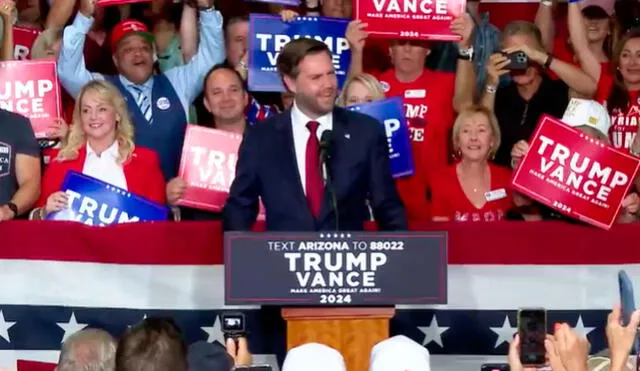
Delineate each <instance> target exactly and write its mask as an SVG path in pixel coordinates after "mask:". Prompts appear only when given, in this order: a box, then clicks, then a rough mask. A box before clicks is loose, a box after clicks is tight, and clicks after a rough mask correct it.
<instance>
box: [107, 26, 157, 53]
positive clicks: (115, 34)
mask: <svg viewBox="0 0 640 371" xmlns="http://www.w3.org/2000/svg"><path fill="white" fill-rule="evenodd" d="M129 35H140V36H142V37H144V38H145V39H147V40H149V42H153V34H152V33H151V32H149V28H148V27H147V25H145V24H144V23H142V22H140V21H136V20H135V19H125V20H124V21H122V22H120V23H118V24H117V25H116V26H115V27H114V28H113V31H111V51H112V52H115V51H116V46H118V43H119V42H120V41H121V40H122V39H124V38H125V37H127V36H129Z"/></svg>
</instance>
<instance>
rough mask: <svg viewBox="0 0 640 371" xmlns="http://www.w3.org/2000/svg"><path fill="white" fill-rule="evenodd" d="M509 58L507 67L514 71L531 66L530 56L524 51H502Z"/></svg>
mask: <svg viewBox="0 0 640 371" xmlns="http://www.w3.org/2000/svg"><path fill="white" fill-rule="evenodd" d="M502 54H504V55H505V56H506V57H507V58H508V59H509V61H510V62H509V64H508V65H507V69H509V70H512V71H523V70H526V69H527V67H528V66H529V57H527V55H526V54H525V53H524V52H513V53H502Z"/></svg>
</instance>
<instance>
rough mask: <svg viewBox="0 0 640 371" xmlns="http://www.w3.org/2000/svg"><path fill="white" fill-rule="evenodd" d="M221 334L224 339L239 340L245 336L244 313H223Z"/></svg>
mask: <svg viewBox="0 0 640 371" xmlns="http://www.w3.org/2000/svg"><path fill="white" fill-rule="evenodd" d="M222 332H223V333H224V335H225V336H226V337H231V338H239V337H244V336H246V334H247V329H246V328H245V317H244V313H239V312H235V313H223V314H222Z"/></svg>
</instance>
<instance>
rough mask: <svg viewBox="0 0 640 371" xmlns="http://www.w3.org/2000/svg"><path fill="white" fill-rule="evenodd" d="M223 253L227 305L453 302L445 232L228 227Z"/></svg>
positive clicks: (342, 304)
mask: <svg viewBox="0 0 640 371" xmlns="http://www.w3.org/2000/svg"><path fill="white" fill-rule="evenodd" d="M224 258H225V262H224V269H225V280H226V282H225V303H226V304H227V305H240V304H252V305H261V304H263V305H328V306H344V305H395V304H446V303H447V234H446V232H375V233H368V232H339V233H330V232H308V233H307V232H283V233H275V232H272V233H247V232H227V233H225V235H224ZM408 277H410V278H408Z"/></svg>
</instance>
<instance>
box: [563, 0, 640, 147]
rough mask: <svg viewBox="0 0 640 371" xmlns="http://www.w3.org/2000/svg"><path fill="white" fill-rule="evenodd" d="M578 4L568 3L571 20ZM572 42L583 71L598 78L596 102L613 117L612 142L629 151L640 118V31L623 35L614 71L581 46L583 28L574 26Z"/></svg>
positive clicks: (583, 40) (577, 11) (577, 10)
mask: <svg viewBox="0 0 640 371" xmlns="http://www.w3.org/2000/svg"><path fill="white" fill-rule="evenodd" d="M579 13H580V8H579V5H578V3H570V4H569V18H570V19H571V17H577V16H579ZM570 31H571V40H572V42H573V44H574V45H576V48H575V50H576V53H577V55H578V59H579V60H580V64H581V65H582V69H583V70H584V71H585V72H586V73H588V74H589V75H590V76H592V77H593V78H597V79H598V88H597V91H596V95H595V100H596V101H597V102H598V103H600V104H603V105H604V106H605V107H606V108H607V111H609V115H610V116H611V128H610V129H609V139H610V141H611V144H612V145H613V146H614V147H615V148H619V149H623V150H630V149H631V145H632V143H633V140H634V137H635V136H636V132H637V131H638V128H639V126H638V119H640V104H639V102H638V98H639V97H638V90H640V30H638V29H631V30H629V31H628V32H627V33H626V34H624V35H623V36H622V38H621V39H620V41H619V42H618V44H617V45H616V48H615V50H614V53H613V58H612V59H611V64H612V68H611V71H613V72H608V71H605V70H604V69H603V68H602V66H601V64H600V61H599V59H598V56H596V55H595V54H594V53H593V52H592V51H591V50H590V49H589V48H584V47H579V46H580V45H585V44H586V43H587V41H586V40H587V36H586V31H585V30H584V28H580V27H574V28H572V29H571V30H570Z"/></svg>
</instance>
